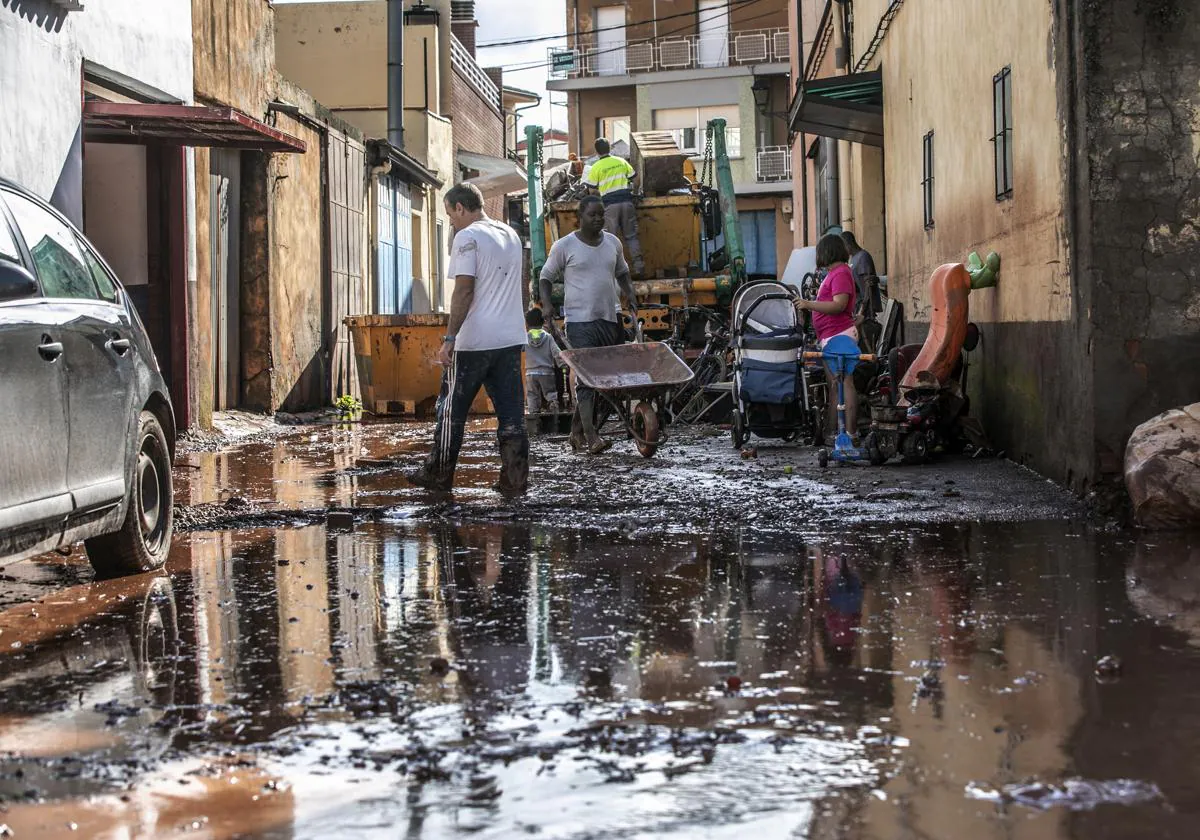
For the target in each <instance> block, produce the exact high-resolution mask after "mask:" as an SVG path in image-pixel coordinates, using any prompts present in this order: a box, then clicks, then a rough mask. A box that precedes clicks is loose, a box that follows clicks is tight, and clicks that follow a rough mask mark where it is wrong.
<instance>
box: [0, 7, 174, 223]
mask: <svg viewBox="0 0 1200 840" xmlns="http://www.w3.org/2000/svg"><path fill="white" fill-rule="evenodd" d="M191 27H192V11H191V0H161V2H156V3H152V4H146V3H143V2H141V1H140V0H109V1H108V2H104V3H89V4H86V6H85V8H84V10H83V11H79V12H65V11H63V10H62V9H61V8H60V7H58V6H56V5H54V4H51V3H49V2H47V0H21V2H13V1H12V0H6V2H4V3H3V5H2V6H0V103H3V105H2V110H3V112H4V113H5V114H6V115H14V114H20V115H21V118H20V119H13V118H6V119H0V175H4V176H6V177H9V178H12V179H13V180H16V181H18V182H20V183H22V184H23V185H24V186H26V187H28V188H29V189H31V190H33V191H34V192H35V193H37V194H38V195H40V196H42V197H43V198H46V199H51V200H53V201H54V204H55V206H57V207H58V208H59V209H61V210H62V211H63V212H65V213H66V214H67V215H68V216H69V217H71V218H72V220H74V221H75V222H76V223H77V224H82V222H83V207H82V186H83V184H82V155H81V149H82V146H81V138H80V122H81V111H82V108H81V100H82V96H81V93H80V88H81V84H82V73H83V70H82V63H83V60H84V59H89V60H91V61H93V62H95V63H97V64H100V65H102V66H104V67H106V68H108V69H110V70H115V71H117V72H119V73H123V74H125V75H126V76H129V77H131V78H134V79H137V80H138V81H140V82H142V83H144V84H147V85H150V86H152V87H154V88H157V89H159V90H161V91H163V92H164V93H166V94H168V95H169V96H171V97H174V98H177V99H178V100H180V101H183V102H189V101H191V98H192V29H191ZM34 80H36V82H35V83H34Z"/></svg>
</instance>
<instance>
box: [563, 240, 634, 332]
mask: <svg viewBox="0 0 1200 840" xmlns="http://www.w3.org/2000/svg"><path fill="white" fill-rule="evenodd" d="M628 271H629V266H628V264H626V262H625V250H624V248H623V247H622V246H621V240H620V239H617V237H615V236H613V235H612V234H611V233H609V232H608V231H604V237H603V238H602V239H601V240H600V244H599V245H589V244H587V243H586V242H584V241H583V240H582V239H580V238H579V237H578V236H576V235H575V234H574V233H568V234H567V235H566V236H564V237H562V238H561V239H559V240H557V241H556V242H555V243H554V244H553V245H552V246H550V253H549V254H548V255H547V257H546V264H545V265H544V266H542V276H543V277H546V278H549V280H550V282H551V283H557V282H558V281H560V280H561V281H562V282H563V314H564V315H566V317H567V320H568V321H569V322H572V323H577V324H578V323H583V322H584V321H613V322H617V309H618V308H619V307H620V305H621V301H620V296H619V294H618V291H617V275H618V274H625V273H627V272H628Z"/></svg>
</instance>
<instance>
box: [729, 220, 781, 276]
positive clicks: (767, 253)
mask: <svg viewBox="0 0 1200 840" xmlns="http://www.w3.org/2000/svg"><path fill="white" fill-rule="evenodd" d="M738 221H739V222H740V224H741V227H742V247H743V248H744V249H745V251H746V274H748V275H750V276H756V275H757V276H760V277H776V276H777V273H776V272H777V271H778V262H777V260H776V258H775V211H774V210H745V211H742V212H740V213H739V214H738Z"/></svg>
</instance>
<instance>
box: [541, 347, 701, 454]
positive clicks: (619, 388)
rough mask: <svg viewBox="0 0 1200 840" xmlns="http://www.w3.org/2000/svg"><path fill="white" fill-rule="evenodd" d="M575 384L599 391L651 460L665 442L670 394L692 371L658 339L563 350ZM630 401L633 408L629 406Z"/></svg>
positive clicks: (688, 380) (684, 382) (689, 379)
mask: <svg viewBox="0 0 1200 840" xmlns="http://www.w3.org/2000/svg"><path fill="white" fill-rule="evenodd" d="M562 359H563V361H564V362H566V364H567V367H569V368H570V369H571V370H572V371H573V372H574V373H575V377H576V382H577V383H578V384H579V385H583V386H585V387H588V388H592V389H594V390H595V391H596V393H597V395H599V396H601V397H603V398H604V399H605V400H607V401H608V403H609V405H611V406H612V408H613V411H614V412H616V414H617V416H618V417H619V418H621V422H623V423H624V424H625V429H626V430H627V431H628V432H629V434H630V436H631V437H632V438H633V440H634V442H635V443H637V448H638V452H640V453H641V454H642V457H644V458H650V457H652V456H653V455H654V453H655V452H657V451H658V447H660V446H662V445H663V444H664V443H666V440H667V433H666V432H665V431H664V427H665V426H666V406H667V404H668V402H669V400H668V399H667V395H668V394H669V393H670V392H671V391H672V390H673V389H675V388H678V387H679V386H681V385H686V384H687V383H688V382H690V381H691V380H692V376H693V374H692V369H691V368H690V367H688V366H687V362H685V361H684V360H683V359H681V358H679V356H677V355H675V352H674V351H673V350H671V348H670V347H668V346H667V345H665V344H663V343H662V342H658V341H651V342H647V343H644V344H641V343H638V344H617V345H614V346H612V347H588V348H580V349H577V350H564V351H562ZM631 404H632V408H630V405H631Z"/></svg>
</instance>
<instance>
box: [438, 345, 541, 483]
mask: <svg viewBox="0 0 1200 840" xmlns="http://www.w3.org/2000/svg"><path fill="white" fill-rule="evenodd" d="M522 349H523V348H522V347H519V346H518V347H503V348H500V349H498V350H459V351H456V352H455V353H454V361H453V363H452V364H451V365H450V366H449V367H448V368H446V372H445V373H444V374H443V376H442V390H441V394H440V395H439V396H438V402H437V425H436V426H435V428H434V432H433V449H432V450H431V451H430V453H429V459H428V460H427V461H426V464H425V471H426V472H427V473H428V474H429V475H431V476H433V477H434V478H436V479H437V480H438V481H439V482H442V483H444V484H445V485H446V486H449V485H450V484H451V482H453V481H454V470H455V467H456V466H457V465H458V453H459V450H460V449H461V448H462V442H463V429H464V427H465V426H466V423H467V414H468V412H470V410H471V404H472V403H473V402H475V398H476V397H477V396H478V395H479V389H480V388H484V389H486V391H487V395H488V398H489V399H491V401H492V405H493V407H495V409H496V421H497V423H498V424H499V425H498V427H497V429H496V438H497V442H498V444H499V448H500V488H501V489H502V490H505V491H514V492H523V491H524V490H525V487H526V485H527V484H528V481H529V437H528V436H527V434H526V432H525V411H524V409H525V388H524V382H523V381H522V379H523V377H522V375H521V351H522Z"/></svg>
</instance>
